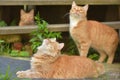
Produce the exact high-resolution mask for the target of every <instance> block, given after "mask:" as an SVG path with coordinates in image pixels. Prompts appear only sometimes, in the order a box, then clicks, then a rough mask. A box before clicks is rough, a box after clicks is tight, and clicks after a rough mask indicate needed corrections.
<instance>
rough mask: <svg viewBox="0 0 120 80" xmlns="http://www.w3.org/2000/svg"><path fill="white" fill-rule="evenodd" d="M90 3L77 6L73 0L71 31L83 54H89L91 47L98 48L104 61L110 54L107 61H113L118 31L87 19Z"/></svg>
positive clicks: (101, 59)
mask: <svg viewBox="0 0 120 80" xmlns="http://www.w3.org/2000/svg"><path fill="white" fill-rule="evenodd" d="M87 10H88V5H85V6H83V7H82V6H77V5H76V3H75V2H74V1H73V3H72V7H71V9H70V28H69V32H70V35H71V37H72V38H73V40H74V41H75V43H76V45H77V48H78V50H79V53H80V55H81V56H87V54H88V50H89V48H90V47H92V48H94V49H96V50H97V51H98V52H99V54H100V58H99V60H98V61H100V62H103V61H104V59H105V58H106V57H107V56H108V60H107V63H112V62H113V59H114V55H115V51H116V48H117V45H118V41H119V39H118V34H117V32H116V31H115V30H114V29H113V28H111V27H109V26H107V25H104V24H102V23H100V22H97V21H92V20H87V17H86V16H87Z"/></svg>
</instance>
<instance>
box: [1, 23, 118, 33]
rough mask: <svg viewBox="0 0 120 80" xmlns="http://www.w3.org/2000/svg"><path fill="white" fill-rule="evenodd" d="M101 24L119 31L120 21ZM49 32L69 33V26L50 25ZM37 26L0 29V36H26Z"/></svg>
mask: <svg viewBox="0 0 120 80" xmlns="http://www.w3.org/2000/svg"><path fill="white" fill-rule="evenodd" d="M103 24H106V25H109V26H111V27H113V28H115V29H120V21H118V22H103ZM47 27H48V29H49V30H50V31H60V32H65V31H69V24H50V25H48V26H47ZM36 29H37V26H36V25H33V26H23V27H19V26H9V27H0V34H1V35H4V34H26V33H31V32H32V31H34V30H36Z"/></svg>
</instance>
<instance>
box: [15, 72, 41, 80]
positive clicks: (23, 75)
mask: <svg viewBox="0 0 120 80" xmlns="http://www.w3.org/2000/svg"><path fill="white" fill-rule="evenodd" d="M16 75H17V77H19V78H40V73H39V72H34V71H31V70H26V71H18V72H17V73H16Z"/></svg>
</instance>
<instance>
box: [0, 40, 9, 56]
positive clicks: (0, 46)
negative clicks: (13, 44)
mask: <svg viewBox="0 0 120 80" xmlns="http://www.w3.org/2000/svg"><path fill="white" fill-rule="evenodd" d="M10 51H11V48H10V43H6V42H5V41H4V40H0V54H1V55H3V54H6V53H9V52H10Z"/></svg>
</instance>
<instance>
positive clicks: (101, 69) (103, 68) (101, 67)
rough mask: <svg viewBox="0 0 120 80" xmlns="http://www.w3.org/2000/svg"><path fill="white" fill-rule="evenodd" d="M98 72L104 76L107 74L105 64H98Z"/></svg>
mask: <svg viewBox="0 0 120 80" xmlns="http://www.w3.org/2000/svg"><path fill="white" fill-rule="evenodd" d="M96 67H97V72H98V74H101V75H102V74H104V73H105V66H104V64H103V63H100V62H96Z"/></svg>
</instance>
